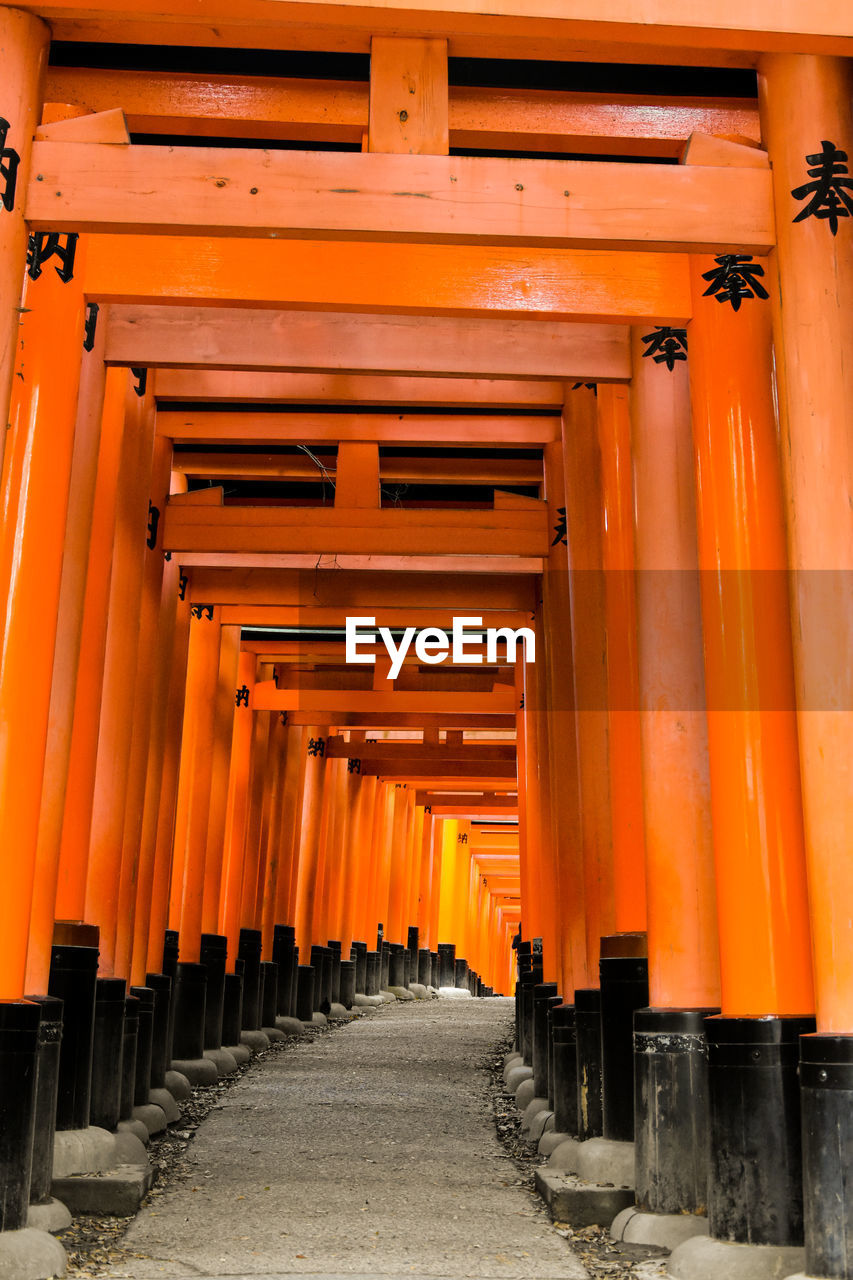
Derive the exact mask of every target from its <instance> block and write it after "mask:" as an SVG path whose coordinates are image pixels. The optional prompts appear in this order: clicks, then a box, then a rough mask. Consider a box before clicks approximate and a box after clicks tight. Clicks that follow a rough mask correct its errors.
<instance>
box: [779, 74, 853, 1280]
mask: <svg viewBox="0 0 853 1280" xmlns="http://www.w3.org/2000/svg"><path fill="white" fill-rule="evenodd" d="M759 98H760V108H761V119H762V133H763V137H764V142H765V145H766V146H767V149H768V152H769V155H770V163H771V165H772V170H773V190H774V200H775V205H776V235H777V251H776V259H777V265H778V271H779V282H780V298H781V301H780V304H779V305H778V306H777V307H776V309H775V315H774V332H775V339H776V358H777V375H778V397H779V410H780V417H781V424H780V425H781V438H782V449H781V453H782V458H783V466H784V484H785V493H786V505H787V513H786V514H787V528H788V548H789V553H788V559H789V566H790V568H791V570H792V574H793V588H792V593H793V638H794V669H795V683H796V693H797V708H798V729H799V744H800V767H801V774H802V787H803V808H804V820H805V840H806V860H807V867H808V885H809V901H810V906H811V924H812V935H813V950H814V975H815V994H816V1001H817V1029H818V1034H817V1036H810V1037H806V1038H805V1039H803V1040H802V1041H801V1045H800V1050H801V1058H802V1066H801V1069H800V1070H801V1084H802V1090H803V1135H804V1151H803V1160H804V1208H805V1241H806V1271H807V1272H808V1274H809V1275H813V1276H829V1277H839V1276H843V1277H850V1276H853V1204H851V1199H850V1195H849V1160H850V1152H851V1149H853V1122H851V1115H853V926H851V917H850V902H851V901H853V860H851V858H850V831H851V827H853V670H851V664H850V653H851V649H853V608H851V599H853V592H851V587H850V582H851V570H853V436H851V432H850V406H851V404H853V365H851V360H850V352H851V350H853V202H851V185H850V184H851V177H850V162H849V157H850V155H851V154H853V69H851V63H850V62H849V61H847V60H844V59H842V58H828V57H814V56H809V57H806V56H794V55H791V56H788V55H784V56H783V55H776V54H774V55H773V56H768V57H766V58H764V59H763V60H762V62H761V64H760V68H759ZM845 1152H846V1156H845V1154H844V1153H845Z"/></svg>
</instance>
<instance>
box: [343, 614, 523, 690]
mask: <svg viewBox="0 0 853 1280" xmlns="http://www.w3.org/2000/svg"><path fill="white" fill-rule="evenodd" d="M413 642H414V647H415V656H416V657H417V659H418V661H419V662H423V663H429V664H430V665H431V666H435V665H437V664H438V663H440V662H446V661H447V660H448V658H449V659H450V662H451V664H453V665H455V666H465V667H470V666H472V665H476V664H477V663H482V662H487V663H492V664H494V663H496V662H498V661H502V660H505V661H506V662H509V663H512V662H515V661H516V657H517V654H518V646H519V644H520V645H521V652H522V656H523V660H524V661H525V662H535V661H536V637H535V635H534V633H533V631H532V630H531V628H530V627H518V628H517V629H516V630H514V629H513V628H512V627H484V626H483V619H482V618H473V617H472V618H454V619H453V627H452V630H451V631H445V630H443V628H441V627H421V628H418V627H406V629H405V631H404V632H403V634H402V636H401V637H400V640H399V643H398V642H397V641H396V640H395V638H394V634H393V632H392V631H391V629H390V627H377V626H376V619H375V618H347V620H346V661H347V662H352V663H374V664H375V662H376V657H377V653H376V650H377V647H378V646H379V645H380V644H382V645H384V647H385V651H386V652H387V654H388V657H389V658H390V659H391V666H390V668H389V670H388V672H387V676H386V678H387V679H388V680H396V678H397V676H398V675H399V674H400V671H401V669H402V666H403V663H404V662H405V660H406V655H407V654H408V652H409V650H410V648H411V647H412V643H413ZM484 645H485V650H486V653H485V658H484V657H483V646H484ZM499 654H500V657H499Z"/></svg>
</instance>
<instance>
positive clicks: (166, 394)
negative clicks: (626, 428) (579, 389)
mask: <svg viewBox="0 0 853 1280" xmlns="http://www.w3.org/2000/svg"><path fill="white" fill-rule="evenodd" d="M154 393H155V395H156V397H157V399H158V400H159V401H160V402H163V401H175V402H179V401H184V400H186V401H192V402H195V403H199V404H202V403H204V404H207V403H213V404H217V403H218V404H223V403H226V404H255V403H258V404H259V403H264V402H266V401H275V402H278V403H279V404H298V405H312V404H328V405H350V404H363V405H372V406H375V407H376V408H380V407H383V406H389V407H392V408H406V407H408V408H413V409H429V408H435V407H436V406H441V407H446V408H449V409H463V408H468V407H476V408H478V409H480V410H481V411H482V412H491V411H495V410H498V409H516V408H517V409H551V410H553V411H555V412H556V413H557V414H559V412H560V409H561V407H562V404H563V400H564V398H565V388H564V386H563V384H562V382H515V381H512V380H510V379H505V380H496V379H485V378H394V377H382V376H380V377H370V376H369V375H366V374H343V373H337V374H336V373H332V374H322V373H244V372H239V371H238V372H232V371H230V370H219V369H193V370H184V369H158V370H157V372H156V374H155V376H154Z"/></svg>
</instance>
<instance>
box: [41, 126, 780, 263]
mask: <svg viewBox="0 0 853 1280" xmlns="http://www.w3.org/2000/svg"><path fill="white" fill-rule="evenodd" d="M31 174H32V177H31V180H30V182H29V183H28V186H27V193H26V205H25V216H26V218H27V221H28V222H29V224H30V226H31V227H32V229H33V230H34V231H60V232H67V231H80V232H82V231H88V232H103V231H116V232H122V233H127V232H133V233H134V234H136V233H137V232H139V231H143V232H156V233H158V234H169V235H174V234H182V233H183V234H192V235H217V234H218V235H223V234H225V235H242V236H255V237H258V236H269V237H270V238H272V239H298V240H340V239H355V240H384V241H389V240H390V241H395V240H396V241H412V242H418V241H426V242H444V243H448V244H471V243H473V244H477V243H480V244H512V245H520V246H524V245H542V246H552V247H557V246H560V247H564V248H566V247H577V248H582V247H587V248H602V249H639V248H645V249H655V250H659V251H660V250H665V251H682V252H694V253H711V252H714V253H723V252H725V253H753V254H754V253H766V252H768V251H769V250H770V249H771V248H772V247H773V243H774V239H775V237H774V230H773V206H772V197H771V184H770V175H769V174H768V173H764V172H761V171H760V170H756V171H754V172H753V171H751V170H750V171H742V170H738V171H735V172H733V171H732V170H730V169H725V168H702V167H695V168H691V167H689V166H681V165H653V164H648V165H636V166H635V165H631V164H608V163H595V162H593V163H590V162H587V161H562V160H514V159H509V160H508V159H503V158H486V157H473V156H408V155H381V154H378V153H364V154H354V153H351V152H334V151H329V152H314V151H257V150H251V149H240V148H233V149H225V148H216V147H213V148H197V147H170V148H166V147H145V146H131V147H114V146H109V145H106V144H96V143H92V144H89V143H59V142H36V143H34V144H33V157H32V165H31Z"/></svg>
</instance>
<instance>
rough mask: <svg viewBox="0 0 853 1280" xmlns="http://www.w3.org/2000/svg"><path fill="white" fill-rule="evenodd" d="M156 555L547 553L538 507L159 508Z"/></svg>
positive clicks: (546, 531)
mask: <svg viewBox="0 0 853 1280" xmlns="http://www.w3.org/2000/svg"><path fill="white" fill-rule="evenodd" d="M162 527H163V549H164V550H165V551H171V552H173V553H177V554H178V555H179V556H180V555H181V554H182V553H185V552H190V551H198V552H240V553H245V554H251V555H269V554H281V555H286V554H287V553H298V552H303V553H309V554H311V555H315V556H316V555H329V556H333V555H345V554H358V555H367V556H369V555H386V556H388V555H442V556H443V555H448V556H453V555H458V554H459V553H460V550H461V549H462V548H464V550H465V553H466V554H467V555H480V556H503V557H539V556H546V555H547V554H548V546H549V543H550V532H551V530H550V526H549V525H548V511H547V507H546V506H545V504H544V503H542V504H541V507H538V508H537V509H535V510H531V509H525V510H521V511H518V510H512V511H503V510H493V511H488V510H477V511H459V510H454V509H447V510H433V509H416V510H407V509H405V508H396V507H390V508H384V509H382V510H372V509H370V508H364V509H361V510H348V509H346V508H334V507H273V506H263V507H244V506H228V507H213V506H182V505H176V504H175V503H174V502H169V503H167V506H166V512H165V520H164V522H163V526H162Z"/></svg>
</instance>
